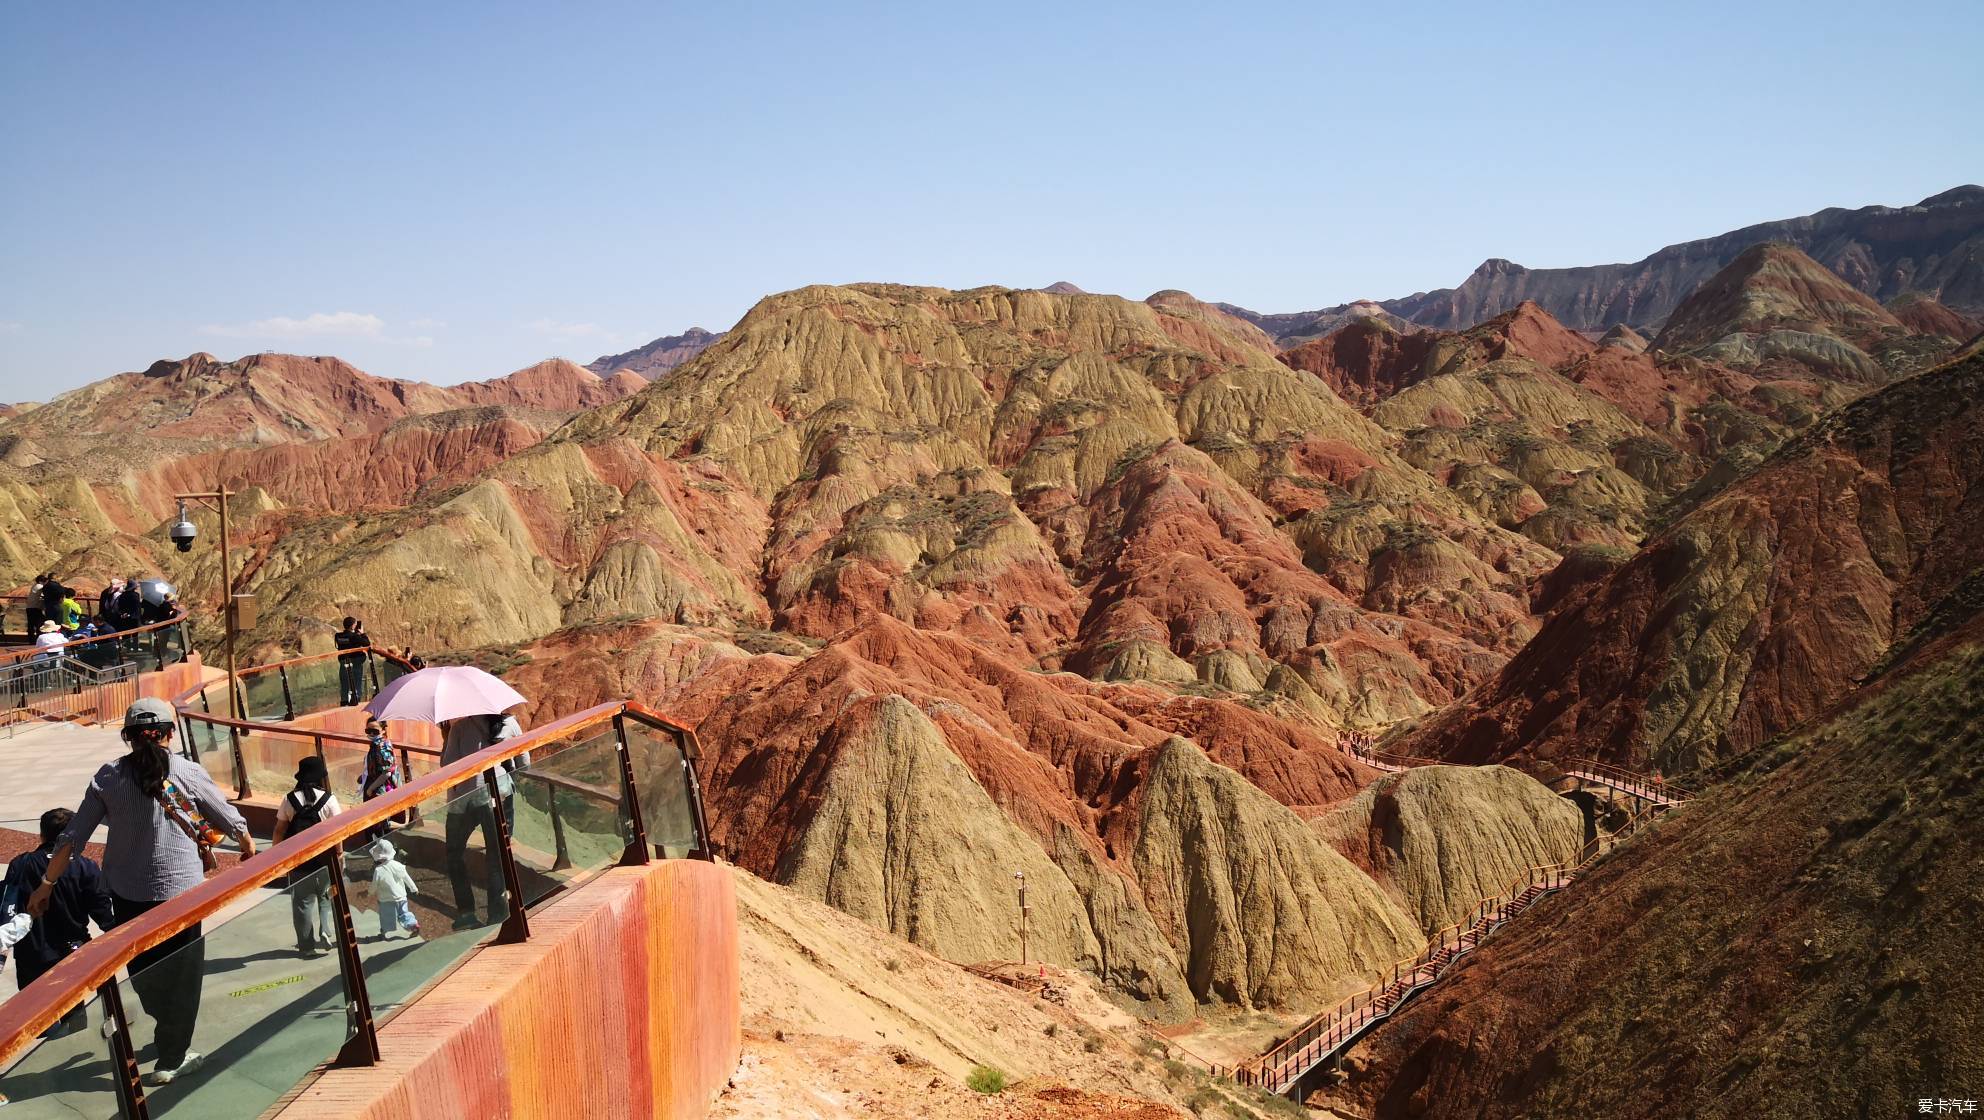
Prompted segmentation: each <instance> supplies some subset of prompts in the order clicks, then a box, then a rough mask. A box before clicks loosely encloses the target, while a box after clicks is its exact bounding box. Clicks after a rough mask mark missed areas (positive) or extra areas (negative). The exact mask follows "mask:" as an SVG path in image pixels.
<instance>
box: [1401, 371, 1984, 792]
mask: <svg viewBox="0 0 1984 1120" xmlns="http://www.w3.org/2000/svg"><path fill="white" fill-rule="evenodd" d="M1979 477H1984V357H1971V358H1968V359H1965V360H1963V361H1960V362H1956V363H1952V364H1950V365H1947V366H1944V367H1942V368H1940V369H1937V370H1934V371H1931V372H1930V373H1926V374H1922V375H1919V376H1916V377H1913V378H1909V379H1907V380H1904V381H1900V382H1897V383H1895V384H1893V385H1890V386H1888V387H1886V388H1884V389H1881V390H1879V391H1877V392H1875V393H1872V394H1870V395H1868V396H1866V397H1863V398H1861V399H1860V400H1857V401H1855V402H1854V403H1852V404H1850V405H1848V406H1846V407H1845V408H1843V409H1840V410H1839V411H1837V412H1835V413H1832V414H1831V415H1829V416H1827V417H1826V418H1825V419H1824V420H1822V421H1821V422H1820V423H1818V424H1817V425H1815V426H1814V427H1813V428H1812V429H1811V430H1809V431H1807V432H1806V433H1805V434H1803V435H1801V436H1799V437H1797V438H1796V439H1794V440H1792V441H1791V442H1790V443H1788V444H1787V445H1786V446H1785V447H1784V448H1782V449H1781V450H1780V451H1779V452H1778V453H1777V454H1775V455H1773V456H1772V457H1771V458H1770V459H1769V460H1768V461H1767V462H1765V463H1764V464H1763V465H1762V466H1760V467H1758V468H1757V469H1756V470H1755V471H1753V472H1752V473H1750V474H1749V475H1748V476H1746V477H1744V478H1742V479H1741V480H1740V481H1737V482H1736V483H1734V484H1732V485H1730V486H1728V487H1727V488H1726V489H1724V490H1723V491H1722V492H1721V493H1719V494H1717V495H1716V496H1714V497H1713V498H1711V499H1710V500H1708V501H1707V502H1705V503H1704V504H1702V505H1701V506H1700V507H1699V508H1697V509H1694V510H1693V511H1691V512H1690V513H1688V514H1687V516H1685V517H1684V518H1682V519H1681V520H1680V521H1678V522H1677V523H1676V524H1674V525H1673V526H1671V527H1670V528H1668V529H1667V530H1666V531H1664V532H1662V533H1661V534H1660V535H1658V536H1656V537H1655V538H1653V539H1652V540H1650V541H1649V542H1648V543H1647V544H1646V546H1645V547H1644V548H1643V549H1642V550H1641V552H1640V553H1639V555H1637V556H1636V557H1634V558H1633V560H1632V561H1631V562H1630V563H1628V564H1626V565H1625V566H1624V567H1622V568H1620V569H1619V570H1618V571H1616V572H1614V573H1612V574H1611V575H1610V576H1609V577H1608V578H1606V579H1605V580H1604V581H1603V582H1601V583H1599V584H1597V585H1595V586H1592V587H1590V588H1589V589H1588V590H1586V591H1584V592H1582V593H1581V594H1579V595H1577V596H1575V597H1574V598H1573V599H1572V601H1571V602H1570V603H1569V604H1568V605H1566V606H1565V607H1563V608H1561V609H1559V611H1558V612H1557V613H1556V614H1554V615H1553V616H1552V617H1551V618H1550V620H1549V621H1548V622H1547V623H1546V624H1545V626H1544V628H1543V630H1542V631H1541V632H1540V633H1538V634H1537V636H1536V637H1535V638H1534V639H1533V640H1532V641H1531V642H1530V643H1529V644H1528V645H1527V646H1525V647H1524V649H1523V651H1522V652H1521V653H1520V654H1519V655H1517V657H1516V658H1515V659H1514V660H1512V661H1511V662H1510V663H1509V665H1508V666H1507V667H1506V668H1505V669H1503V670H1502V672H1501V673H1500V674H1499V675H1498V676H1497V677H1496V678H1495V680H1494V681H1492V682H1490V683H1489V684H1487V685H1485V686H1483V687H1482V688H1480V689H1479V690H1477V691H1476V692H1475V693H1473V694H1471V695H1470V696H1468V697H1467V698H1466V699H1465V700H1463V701H1462V702H1461V703H1459V704H1457V705H1454V706H1453V707H1451V708H1449V709H1447V710H1445V711H1443V712H1441V713H1439V714H1438V715H1437V716H1435V717H1433V718H1431V719H1429V720H1428V721H1427V722H1426V724H1425V725H1424V726H1422V727H1420V728H1418V729H1417V730H1416V731H1414V732H1413V733H1412V735H1411V736H1410V738H1409V739H1408V740H1407V741H1406V744H1405V747H1406V749H1407V750H1409V751H1411V752H1412V753H1414V754H1422V755H1425V754H1431V755H1435V756H1439V757H1447V758H1455V759H1464V760H1468V761H1488V760H1498V759H1507V758H1517V757H1529V758H1535V759H1563V758H1569V757H1575V756H1580V755H1584V756H1597V757H1601V758H1606V759H1609V760H1611V761H1615V762H1620V763H1624V764H1627V765H1633V766H1646V765H1656V766H1660V767H1663V768H1666V769H1669V770H1677V769H1682V768H1687V767H1691V766H1696V765H1701V764H1703V763H1706V762H1709V761H1713V760H1714V759H1717V758H1720V757H1724V756H1727V755H1729V754H1731V753H1734V752H1740V751H1743V750H1747V749H1749V748H1750V747H1753V746H1755V745H1756V744H1758V743H1761V742H1763V741H1765V740H1767V739H1769V738H1770V737H1771V736H1773V735H1776V734H1778V733H1779V732H1781V731H1783V730H1784V729H1786V728H1789V727H1792V726H1794V725H1796V724H1798V723H1799V722H1801V721H1803V720H1806V719H1809V718H1811V717H1812V716H1813V715H1815V714H1817V713H1819V712H1820V711H1822V710H1824V709H1825V708H1826V707H1827V706H1828V705H1830V704H1832V703H1834V702H1836V701H1837V700H1839V698H1840V697H1842V696H1844V695H1845V694H1846V693H1847V692H1849V691H1850V690H1851V689H1852V687H1853V685H1854V682H1855V681H1857V680H1858V679H1859V678H1860V677H1861V676H1862V675H1863V674H1865V673H1866V672H1867V671H1868V670H1869V669H1870V668H1872V667H1873V666H1874V665H1875V664H1876V663H1878V662H1879V661H1880V660H1881V658H1882V657H1883V656H1884V655H1885V654H1886V653H1887V652H1888V651H1889V650H1890V649H1891V648H1892V647H1893V646H1894V644H1895V643H1897V642H1898V641H1900V640H1901V639H1902V638H1903V637H1904V636H1905V635H1906V634H1907V633H1908V631H1909V629H1910V628H1911V627H1912V626H1914V625H1915V624H1916V623H1917V622H1918V621H1920V620H1921V619H1923V618H1924V617H1925V616H1926V615H1927V614H1929V613H1930V612H1931V611H1932V610H1934V609H1935V608H1936V605H1937V604H1938V602H1939V601H1941V600H1942V599H1943V598H1944V597H1945V596H1948V595H1950V594H1951V593H1952V591H1953V590H1954V589H1956V588H1957V587H1958V586H1959V585H1960V584H1961V583H1962V581H1963V580H1964V579H1965V578H1966V577H1967V576H1968V575H1969V574H1970V573H1971V572H1973V571H1974V570H1975V569H1977V568H1978V567H1979V566H1980V565H1984V534H1980V533H1978V532H1976V531H1975V527H1976V526H1977V525H1978V524H1980V523H1984V489H1981V488H1979V487H1978V486H1976V485H1975V482H1976V480H1977V479H1978V478H1979Z"/></svg>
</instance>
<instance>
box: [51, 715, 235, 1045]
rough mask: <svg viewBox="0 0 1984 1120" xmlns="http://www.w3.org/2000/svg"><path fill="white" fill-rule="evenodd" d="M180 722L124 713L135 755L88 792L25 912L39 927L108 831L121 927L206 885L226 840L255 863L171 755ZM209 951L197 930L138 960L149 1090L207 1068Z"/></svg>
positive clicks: (192, 769)
mask: <svg viewBox="0 0 1984 1120" xmlns="http://www.w3.org/2000/svg"><path fill="white" fill-rule="evenodd" d="M173 718H174V714H173V711H172V705H170V704H167V703H166V702H165V701H163V700H155V699H152V698H150V697H146V698H144V699H142V700H139V701H137V702H136V703H134V704H132V705H131V706H130V707H129V708H127V709H125V711H124V730H123V732H122V735H123V738H124V742H125V745H126V746H127V747H128V748H129V751H128V753H126V754H125V755H124V756H123V757H121V758H118V759H117V760H116V761H114V762H107V763H104V765H103V766H102V767H101V768H99V769H98V770H97V772H96V775H95V776H94V777H92V778H91V779H90V784H89V788H88V789H86V790H84V791H83V803H82V805H81V806H80V807H79V808H77V810H76V814H75V816H74V818H73V819H71V820H70V822H69V826H68V828H66V829H64V830H63V832H62V836H61V838H60V839H58V840H57V841H56V842H55V847H54V850H53V851H52V852H51V853H50V855H49V858H48V870H47V871H45V872H44V873H43V875H42V880H41V885H40V886H38V887H36V888H35V890H34V893H33V894H31V895H29V896H28V902H27V911H28V913H29V914H32V915H34V916H35V917H36V919H39V918H40V917H41V916H42V915H43V914H45V913H47V912H48V904H49V898H50V895H51V893H52V892H53V890H54V888H55V884H57V883H59V882H60V881H61V880H62V876H63V873H64V872H66V871H67V870H68V868H69V861H70V859H71V858H73V856H74V855H75V853H77V852H79V851H81V850H82V848H83V846H84V845H85V844H87V843H88V842H89V838H90V836H91V834H92V833H94V832H95V831H96V829H97V826H98V825H100V824H108V825H109V827H110V835H109V837H108V838H107V839H106V840H105V842H104V846H103V878H104V883H105V885H106V886H108V887H109V888H110V904H111V911H112V917H114V918H115V919H116V924H118V925H123V924H124V923H125V922H129V921H132V920H134V919H137V918H139V917H141V916H143V915H144V914H145V913H146V912H147V911H150V910H152V909H154V908H156V907H157V906H159V905H160V904H162V903H164V902H165V901H167V900H168V899H171V898H173V897H174V896H176V895H180V894H184V893H185V892H187V891H189V890H192V889H193V888H194V887H197V886H199V885H200V884H201V883H202V882H204V881H205V879H206V869H207V866H208V865H209V863H211V862H212V861H213V855H212V852H211V846H212V841H214V840H217V839H219V838H220V834H221V833H227V834H229V835H231V836H233V837H234V839H235V841H236V842H237V843H239V844H240V845H241V853H242V858H243V859H246V858H248V857H249V856H252V855H254V854H255V840H254V837H252V836H250V835H248V822H246V821H244V820H242V819H241V814H239V813H237V812H235V811H234V806H232V805H229V804H228V803H227V795H225V794H223V793H222V792H221V791H220V787H218V786H216V785H215V784H214V780H213V778H211V777H210V776H208V774H207V771H206V769H205V768H204V767H202V766H201V765H200V764H199V763H197V762H193V761H190V760H188V759H185V758H181V757H178V756H177V755H175V754H173V753H172V749H171V743H172V734H173ZM209 822H212V823H209ZM206 944H207V943H206V941H205V939H203V938H202V937H201V936H200V925H199V923H198V922H195V923H193V924H192V925H190V926H188V927H186V928H185V929H183V930H180V931H179V932H178V933H175V934H173V935H172V936H171V937H168V938H166V939H165V940H164V941H161V942H159V943H158V944H157V945H155V946H153V947H152V948H150V949H147V950H145V951H144V952H142V953H139V954H137V955H136V956H134V957H132V958H131V962H130V965H129V966H128V967H129V971H130V976H131V988H132V990H134V991H135V992H137V995H138V1002H139V1004H140V1005H141V1006H142V1007H143V1008H144V1010H145V1014H147V1015H149V1016H151V1017H152V1019H153V1021H154V1022H155V1024H156V1028H157V1029H156V1031H155V1032H154V1038H155V1039H156V1043H157V1050H158V1061H157V1063H156V1064H155V1065H154V1066H153V1068H152V1070H151V1071H150V1072H148V1073H146V1074H145V1075H144V1082H145V1083H146V1084H148V1085H164V1084H168V1083H170V1082H172V1081H173V1080H175V1079H177V1078H179V1077H183V1076H185V1075H186V1074H188V1073H190V1072H192V1071H193V1070H195V1069H197V1068H199V1066H200V1063H201V1062H202V1061H203V1060H204V1058H203V1056H202V1055H201V1054H200V1053H199V1052H198V1051H196V1050H194V1049H193V1048H192V1045H193V1031H194V1027H195V1025H196V1024H197V1022H198V1020H199V1014H200V981H201V978H202V974H203V973H204V972H205V970H206V957H207V950H206Z"/></svg>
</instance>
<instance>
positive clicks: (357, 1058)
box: [318, 742, 379, 1066]
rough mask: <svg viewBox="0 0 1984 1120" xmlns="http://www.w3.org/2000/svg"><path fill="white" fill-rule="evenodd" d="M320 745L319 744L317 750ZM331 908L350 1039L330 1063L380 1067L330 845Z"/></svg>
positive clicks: (337, 852) (338, 854)
mask: <svg viewBox="0 0 1984 1120" xmlns="http://www.w3.org/2000/svg"><path fill="white" fill-rule="evenodd" d="M322 747H323V744H322V743H321V742H319V743H318V749H320V750H321V749H322ZM329 874H330V876H331V905H332V906H333V907H334V908H335V909H336V910H337V917H338V966H339V967H340V968H341V969H343V970H344V994H345V1014H346V1015H347V1016H349V1018H350V1024H351V1037H350V1038H349V1039H346V1040H345V1044H344V1047H343V1049H341V1050H339V1051H338V1056H337V1057H336V1058H335V1059H333V1060H332V1063H331V1064H332V1065H335V1066H375V1065H378V1064H379V1027H378V1024H377V1023H375V1022H374V1021H373V1019H372V997H371V996H370V995H369V994H368V993H367V992H366V990H365V960H364V958H363V957H361V956H359V954H358V931H357V930H356V929H355V928H353V927H352V924H351V899H350V897H349V896H348V895H346V893H345V889H344V851H343V849H342V846H341V845H336V844H334V845H332V846H331V866H330V870H329Z"/></svg>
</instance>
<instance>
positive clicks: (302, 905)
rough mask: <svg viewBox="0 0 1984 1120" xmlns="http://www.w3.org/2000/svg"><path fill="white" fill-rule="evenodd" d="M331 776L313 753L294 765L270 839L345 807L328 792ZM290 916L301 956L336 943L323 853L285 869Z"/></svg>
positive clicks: (306, 826) (328, 866) (328, 869)
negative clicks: (293, 782) (291, 782)
mask: <svg viewBox="0 0 1984 1120" xmlns="http://www.w3.org/2000/svg"><path fill="white" fill-rule="evenodd" d="M330 784H331V780H330V774H329V772H328V771H327V770H326V769H325V767H324V760H323V759H321V758H318V757H317V756H316V755H314V754H307V755H304V756H303V760H302V761H301V762H298V763H297V764H296V788H295V789H292V790H290V791H289V793H287V794H285V795H284V796H283V799H282V804H281V805H278V806H276V831H275V835H274V837H273V838H272V839H271V840H270V843H273V844H280V843H282V840H283V837H285V836H293V835H295V834H296V833H299V832H302V831H305V830H306V829H310V828H314V827H315V826H316V825H318V824H319V823H321V822H322V821H323V820H324V819H325V818H326V817H334V816H336V815H337V814H339V813H341V812H343V811H344V807H343V806H341V805H339V804H338V798H337V795H336V794H334V793H332V792H331V791H330ZM289 916H290V919H291V920H292V921H293V922H294V923H295V926H296V952H297V955H298V956H303V957H321V956H323V955H324V954H325V953H328V952H330V951H331V950H332V949H334V948H336V947H337V934H336V933H335V931H334V930H333V929H332V924H331V923H332V922H334V921H335V920H336V918H337V914H336V912H335V911H334V910H332V909H331V860H330V856H329V855H328V854H326V855H321V856H318V857H317V858H315V859H313V860H311V861H310V862H309V863H305V864H301V865H299V866H298V867H297V868H296V870H294V871H291V872H290V873H289Z"/></svg>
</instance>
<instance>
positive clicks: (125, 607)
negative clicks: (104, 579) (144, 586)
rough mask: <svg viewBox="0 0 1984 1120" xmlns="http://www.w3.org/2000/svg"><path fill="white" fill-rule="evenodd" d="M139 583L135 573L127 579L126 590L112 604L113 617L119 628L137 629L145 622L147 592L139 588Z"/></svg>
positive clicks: (120, 592) (119, 593)
mask: <svg viewBox="0 0 1984 1120" xmlns="http://www.w3.org/2000/svg"><path fill="white" fill-rule="evenodd" d="M138 583H139V580H138V577H137V576H135V575H134V576H132V577H131V578H130V579H129V580H127V581H125V583H124V590H122V591H119V592H118V593H117V601H116V602H115V603H113V604H112V605H111V618H112V619H113V620H114V621H115V622H116V623H117V628H118V629H119V630H136V629H137V628H138V627H140V626H143V625H144V624H145V593H144V592H143V591H141V590H139V589H138Z"/></svg>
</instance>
